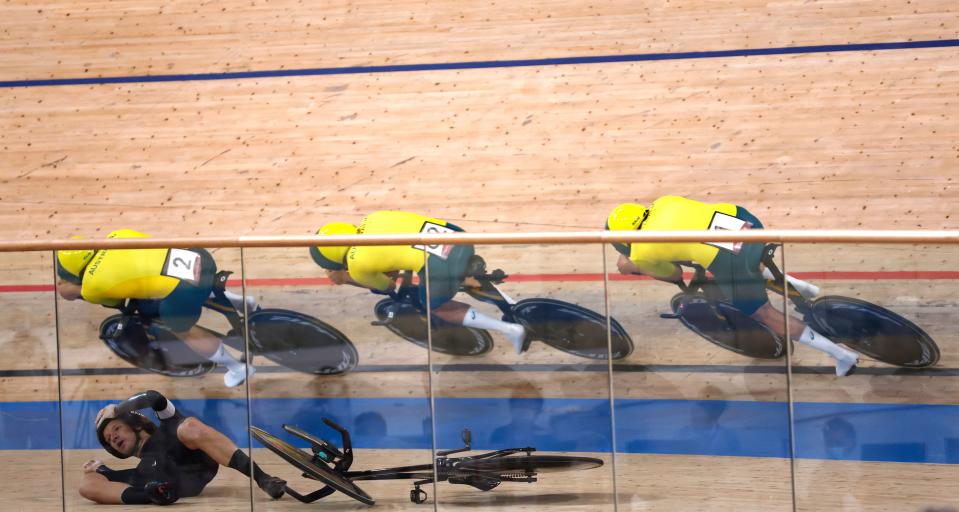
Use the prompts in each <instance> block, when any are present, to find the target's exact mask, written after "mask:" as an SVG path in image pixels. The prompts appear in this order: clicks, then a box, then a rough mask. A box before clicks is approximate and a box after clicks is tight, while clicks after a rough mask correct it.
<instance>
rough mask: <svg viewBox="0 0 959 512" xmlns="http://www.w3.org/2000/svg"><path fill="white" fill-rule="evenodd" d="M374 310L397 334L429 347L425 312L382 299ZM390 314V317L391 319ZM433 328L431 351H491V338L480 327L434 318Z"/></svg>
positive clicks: (473, 353)
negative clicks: (455, 323) (454, 323)
mask: <svg viewBox="0 0 959 512" xmlns="http://www.w3.org/2000/svg"><path fill="white" fill-rule="evenodd" d="M373 313H374V314H375V315H376V318H377V319H378V320H379V321H380V322H386V324H385V327H386V328H387V329H389V330H390V331H392V332H393V333H394V334H396V335H397V336H399V337H401V338H403V339H405V340H407V341H410V342H413V343H415V344H417V345H419V346H421V347H423V348H428V347H429V343H428V341H427V334H428V331H427V322H426V315H424V314H423V313H421V312H420V311H419V310H418V309H416V307H414V306H413V305H411V304H407V303H405V302H396V301H395V300H393V299H383V300H381V301H379V302H377V303H376V306H374V307H373ZM391 316H392V318H391ZM434 324H435V327H433V350H435V351H437V352H441V353H443V354H450V355H454V356H479V355H483V354H485V353H487V352H489V351H490V350H493V338H491V337H490V335H489V333H488V332H486V331H484V330H481V329H472V328H469V327H463V326H462V325H453V324H449V323H446V322H443V321H441V320H439V319H437V320H436V321H435V322H434Z"/></svg>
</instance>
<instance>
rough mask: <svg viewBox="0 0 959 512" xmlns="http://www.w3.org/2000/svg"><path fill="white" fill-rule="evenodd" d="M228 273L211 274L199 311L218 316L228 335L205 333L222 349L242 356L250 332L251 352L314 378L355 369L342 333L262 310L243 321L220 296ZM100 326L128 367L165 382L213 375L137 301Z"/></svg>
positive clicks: (287, 312) (350, 345)
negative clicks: (149, 318) (163, 378)
mask: <svg viewBox="0 0 959 512" xmlns="http://www.w3.org/2000/svg"><path fill="white" fill-rule="evenodd" d="M230 274H231V273H230V272H228V271H223V272H219V273H217V274H216V276H215V278H214V284H213V293H212V294H211V295H210V298H209V299H208V300H207V301H206V303H205V304H204V305H203V306H204V308H206V309H210V310H213V311H216V312H219V313H221V314H222V315H223V316H225V317H226V319H227V321H228V322H229V324H230V327H231V329H230V331H229V332H227V333H225V334H224V333H220V332H217V331H214V330H212V329H209V328H206V327H202V326H201V327H200V328H201V329H203V330H204V331H206V332H208V333H210V334H212V335H214V336H216V337H217V338H220V339H221V340H222V341H223V343H224V344H226V345H227V346H230V347H233V348H234V349H236V350H239V351H241V352H244V351H245V340H244V332H245V330H246V326H247V325H248V326H249V338H250V352H251V354H252V355H261V356H263V357H266V358H267V359H270V360H271V361H273V362H275V363H277V364H279V365H282V366H285V367H287V368H290V369H293V370H297V371H301V372H305V373H311V374H316V375H332V374H339V373H344V372H348V371H350V370H352V369H353V368H354V367H356V365H357V362H358V361H359V355H358V354H357V352H356V347H354V346H353V343H352V342H350V340H349V338H347V337H346V336H345V335H344V334H343V333H341V332H340V331H338V330H337V329H336V328H334V327H333V326H331V325H329V324H327V323H325V322H323V321H321V320H318V319H316V318H314V317H312V316H309V315H305V314H303V313H298V312H296V311H290V310H286V309H274V308H270V309H262V308H257V309H256V310H255V311H250V312H248V316H247V317H246V318H244V316H243V314H244V313H243V310H242V309H243V305H242V303H240V304H234V303H233V302H232V301H231V300H230V299H229V298H228V297H227V296H226V294H225V289H226V282H227V279H228V278H229V276H230ZM120 310H121V313H120V314H117V315H112V316H110V317H108V318H106V319H105V320H103V322H101V324H100V328H99V332H100V339H101V340H103V342H104V343H105V344H106V345H107V347H109V348H110V350H112V351H113V353H115V354H116V355H117V356H119V357H120V358H122V359H123V360H125V361H127V362H128V363H130V364H132V365H134V366H136V367H138V368H142V369H144V370H148V371H151V372H154V373H159V374H162V375H167V376H170V377H190V376H196V375H203V374H205V373H209V372H210V371H212V370H213V369H214V368H215V367H216V364H215V363H213V362H210V361H208V360H207V359H206V358H204V357H202V356H200V355H199V354H197V353H196V352H194V351H193V350H192V349H191V348H190V347H189V346H188V345H187V344H186V343H184V342H183V341H181V340H180V339H179V338H177V336H176V334H175V333H174V332H173V331H171V330H170V329H168V328H167V327H165V326H164V325H163V324H161V323H153V324H152V325H151V324H149V323H148V322H147V321H145V320H144V319H143V318H142V317H141V315H139V314H138V311H137V306H136V301H135V300H128V301H126V303H125V304H124V305H123V306H121V308H120Z"/></svg>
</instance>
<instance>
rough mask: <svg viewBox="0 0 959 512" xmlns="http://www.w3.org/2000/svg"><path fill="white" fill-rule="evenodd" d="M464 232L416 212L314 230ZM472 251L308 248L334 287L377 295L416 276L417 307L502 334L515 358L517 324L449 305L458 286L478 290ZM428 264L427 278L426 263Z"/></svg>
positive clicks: (520, 333) (521, 335)
mask: <svg viewBox="0 0 959 512" xmlns="http://www.w3.org/2000/svg"><path fill="white" fill-rule="evenodd" d="M461 231H463V230H462V229H461V228H459V227H458V226H455V225H453V224H450V223H448V222H446V221H444V220H440V219H434V218H431V217H425V216H423V215H418V214H415V213H408V212H398V211H379V212H374V213H371V214H369V215H367V216H366V218H364V219H363V221H362V222H361V223H360V225H359V227H357V226H354V225H352V224H348V223H344V222H332V223H329V224H326V225H324V226H323V227H322V228H320V229H319V230H318V231H317V234H320V235H352V234H370V235H387V234H402V233H452V232H461ZM474 254H475V251H474V249H473V246H472V245H438V246H419V245H413V246H357V247H311V248H310V255H311V256H312V257H313V260H314V261H315V262H316V263H317V264H318V265H319V266H321V267H323V268H324V269H326V273H327V276H329V278H330V280H331V281H332V282H333V283H334V284H337V285H341V284H352V285H355V286H360V287H363V288H367V289H370V290H373V291H376V292H387V291H389V290H391V289H393V288H394V287H395V280H396V277H397V274H398V273H399V272H401V271H409V272H416V273H417V274H419V277H420V286H419V302H420V304H419V306H421V307H425V305H426V304H427V300H426V297H427V285H426V284H428V289H429V306H430V309H431V311H432V314H434V315H436V316H437V317H438V318H440V319H442V320H445V321H446V322H449V323H452V324H458V325H464V326H466V327H475V328H478V329H490V330H494V331H498V332H500V333H502V334H503V335H505V336H506V337H507V338H508V339H509V340H510V342H511V343H512V344H513V347H514V348H515V349H516V352H517V353H522V351H523V342H524V339H525V337H526V330H525V328H524V327H523V326H521V325H519V324H514V323H510V322H503V321H500V320H496V319H495V318H492V317H489V316H487V315H484V314H482V313H480V312H479V311H476V309H474V308H472V307H470V306H469V305H467V304H464V303H462V302H457V301H454V300H452V299H453V296H454V295H456V294H457V292H459V289H460V285H461V284H464V283H465V284H466V285H467V286H476V287H479V286H480V283H479V282H478V281H477V280H476V279H474V278H472V277H468V276H466V269H467V265H468V263H469V262H470V258H471V257H473V256H474ZM427 259H429V279H428V280H427V279H426V275H425V274H426V268H425V267H426V260H427Z"/></svg>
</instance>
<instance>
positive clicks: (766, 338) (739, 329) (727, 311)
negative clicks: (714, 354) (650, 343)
mask: <svg viewBox="0 0 959 512" xmlns="http://www.w3.org/2000/svg"><path fill="white" fill-rule="evenodd" d="M670 307H671V308H672V310H673V313H675V314H677V315H679V320H680V321H681V322H682V323H683V325H685V326H686V327H688V328H689V330H691V331H693V332H695V333H696V334H698V335H700V336H702V337H703V338H706V339H707V340H709V341H710V342H712V343H715V344H716V345H719V346H720V347H723V348H725V349H726V350H731V351H733V352H735V353H737V354H741V355H744V356H748V357H754V358H758V359H779V358H781V357H783V356H785V355H786V344H785V343H784V342H783V340H782V338H780V337H779V336H778V335H777V334H776V333H775V332H773V330H772V329H770V328H769V327H768V326H766V325H765V324H763V323H762V322H759V321H758V320H755V319H754V318H752V317H750V316H749V315H747V314H745V313H743V312H742V311H740V310H738V309H736V308H735V307H734V306H733V305H731V304H728V303H725V302H720V301H715V300H709V299H706V298H705V297H703V296H701V295H687V294H684V293H680V294H677V295H675V296H674V297H673V298H672V300H671V301H670Z"/></svg>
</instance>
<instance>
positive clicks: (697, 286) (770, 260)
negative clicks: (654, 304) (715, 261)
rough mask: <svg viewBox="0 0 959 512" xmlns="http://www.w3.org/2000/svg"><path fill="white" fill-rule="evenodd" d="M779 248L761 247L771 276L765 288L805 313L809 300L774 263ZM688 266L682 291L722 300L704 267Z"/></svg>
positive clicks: (666, 316) (673, 316) (769, 245)
mask: <svg viewBox="0 0 959 512" xmlns="http://www.w3.org/2000/svg"><path fill="white" fill-rule="evenodd" d="M778 248H779V244H766V246H765V247H764V248H763V254H762V257H761V258H760V262H761V263H762V264H763V265H764V266H765V267H766V269H768V270H769V272H770V273H771V274H772V276H773V278H772V279H769V280H767V281H766V289H767V290H770V291H772V292H774V293H776V294H778V295H785V296H786V297H788V298H789V300H790V302H792V303H793V305H794V306H795V307H796V310H797V311H799V313H801V314H802V315H804V316H805V315H807V314H809V313H810V312H811V306H810V304H809V301H808V300H807V299H806V297H805V296H803V295H802V293H800V292H799V290H797V289H796V287H794V286H793V285H792V284H791V283H790V282H789V279H788V278H787V276H786V275H785V274H783V272H782V271H781V270H780V269H779V267H778V266H777V265H776V261H775V256H776V249H778ZM684 266H689V267H691V268H692V269H693V270H694V272H695V273H694V275H693V277H692V278H691V279H690V280H689V283H682V284H679V283H677V284H678V285H679V287H680V289H681V290H682V291H683V292H684V293H689V294H693V293H696V291H701V292H702V293H703V295H705V296H706V298H707V299H710V300H723V299H725V298H726V297H725V296H724V295H723V293H722V292H721V291H720V290H719V285H717V284H716V282H715V281H714V280H713V279H712V278H709V277H707V276H706V269H705V268H704V267H703V266H702V265H699V264H696V263H691V264H689V265H684ZM660 316H662V317H664V318H677V317H676V316H675V315H672V314H665V315H660Z"/></svg>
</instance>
